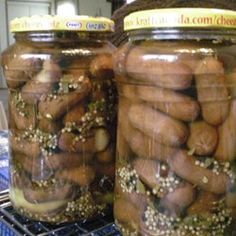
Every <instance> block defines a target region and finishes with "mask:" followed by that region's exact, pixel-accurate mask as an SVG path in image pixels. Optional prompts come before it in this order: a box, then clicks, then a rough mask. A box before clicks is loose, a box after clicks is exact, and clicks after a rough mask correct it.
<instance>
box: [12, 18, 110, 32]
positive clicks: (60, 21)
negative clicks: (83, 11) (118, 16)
mask: <svg viewBox="0 0 236 236" xmlns="http://www.w3.org/2000/svg"><path fill="white" fill-rule="evenodd" d="M10 31H11V32H13V33H15V32H28V31H87V32H113V31H114V22H113V21H112V20H110V19H108V18H105V17H90V16H68V17H67V16H59V15H55V16H51V15H43V16H40V15H34V16H31V17H20V18H15V19H14V20H12V21H11V22H10Z"/></svg>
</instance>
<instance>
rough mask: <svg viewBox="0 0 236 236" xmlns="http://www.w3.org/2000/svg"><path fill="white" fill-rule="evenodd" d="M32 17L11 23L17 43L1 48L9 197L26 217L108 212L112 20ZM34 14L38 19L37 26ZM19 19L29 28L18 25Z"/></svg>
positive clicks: (113, 97) (56, 218)
mask: <svg viewBox="0 0 236 236" xmlns="http://www.w3.org/2000/svg"><path fill="white" fill-rule="evenodd" d="M35 17H36V16H34V17H31V18H30V17H29V18H26V19H25V18H20V19H16V20H15V21H13V22H12V24H11V27H12V31H13V32H14V33H15V39H16V43H15V44H13V45H12V46H11V47H10V48H9V49H7V50H6V51H4V52H3V54H2V67H3V70H4V75H5V79H6V82H7V85H8V90H9V111H10V120H11V123H10V127H9V141H10V142H9V146H10V173H11V182H10V198H11V201H12V204H13V206H14V207H15V209H16V210H17V211H18V212H20V213H21V214H22V215H25V216H28V217H29V218H31V219H33V220H40V221H48V222H55V223H61V222H70V221H75V220H83V221H84V220H88V219H92V218H93V217H96V216H98V215H101V214H102V215H104V214H108V213H109V214H110V212H111V210H112V205H113V202H112V199H113V198H112V196H113V187H114V175H115V166H114V160H115V145H116V135H115V133H114V132H115V130H116V106H117V105H116V102H117V93H116V86H115V81H114V73H113V65H112V54H113V52H114V50H115V48H114V46H113V45H112V44H110V43H109V42H108V41H107V37H108V35H109V33H110V32H111V30H112V25H113V23H112V21H110V20H108V19H103V18H97V19H96V18H84V17H80V16H78V17H77V16H76V17H75V18H73V17H72V18H60V17H56V16H55V17H51V18H50V17H49V16H47V17H43V16H41V17H38V19H36V18H35ZM35 19H36V20H38V22H42V25H41V24H38V27H39V28H37V27H36V30H34V29H32V27H33V26H35V25H33V23H35ZM25 20H26V21H27V22H28V24H26V25H27V27H28V28H27V29H26V30H25V31H23V32H22V28H21V27H23V26H24V24H23V23H24V21H25ZM16 21H17V22H18V23H19V24H16V23H17V22H16ZM45 22H47V23H48V24H51V23H52V22H54V23H53V26H52V25H51V26H52V29H50V30H47V29H44V27H47V25H48V24H45V25H44V24H43V23H45ZM63 22H64V23H65V25H64V26H63V27H64V28H63V29H61V28H60V29H57V28H56V27H57V24H56V23H58V24H63ZM76 22H77V23H76ZM76 24H77V25H76ZM80 24H81V25H80ZM72 26H74V27H76V26H78V28H77V29H78V30H76V28H71V27H72ZM88 26H90V28H88ZM17 27H20V28H17ZM53 27H55V28H53ZM61 27H62V26H61ZM86 27H87V28H86ZM103 156H104V157H103ZM104 162H105V164H104ZM108 165H109V167H110V173H107V166H108ZM98 166H100V169H99V170H98V168H97V167H98ZM112 167H113V168H112Z"/></svg>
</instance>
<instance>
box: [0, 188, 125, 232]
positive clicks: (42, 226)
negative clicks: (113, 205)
mask: <svg viewBox="0 0 236 236" xmlns="http://www.w3.org/2000/svg"><path fill="white" fill-rule="evenodd" d="M0 235H1V236H18V235H24V236H36V235H37V236H76V235H83V236H120V235H121V234H120V233H119V231H118V229H117V228H116V226H115V224H114V223H113V218H112V215H109V216H106V217H99V218H96V219H94V220H93V221H88V222H84V223H83V222H82V223H81V222H75V223H70V224H58V225H52V224H49V223H45V222H38V221H32V220H30V219H28V218H26V217H23V216H21V215H19V214H18V213H17V212H16V211H15V210H14V208H13V207H12V205H11V203H10V201H9V198H8V193H7V191H5V192H3V193H1V194H0Z"/></svg>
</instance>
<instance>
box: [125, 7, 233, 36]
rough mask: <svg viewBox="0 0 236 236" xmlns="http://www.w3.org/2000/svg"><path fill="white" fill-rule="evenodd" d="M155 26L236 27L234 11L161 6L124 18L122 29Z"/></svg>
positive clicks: (152, 27) (131, 29) (128, 29)
mask: <svg viewBox="0 0 236 236" xmlns="http://www.w3.org/2000/svg"><path fill="white" fill-rule="evenodd" d="M155 28H204V29H219V28H225V29H236V11H232V10H224V9H212V8H163V9H153V10H144V11H137V12H134V13H131V14H129V15H128V16H126V17H125V19H124V30H125V31H133V30H139V29H155Z"/></svg>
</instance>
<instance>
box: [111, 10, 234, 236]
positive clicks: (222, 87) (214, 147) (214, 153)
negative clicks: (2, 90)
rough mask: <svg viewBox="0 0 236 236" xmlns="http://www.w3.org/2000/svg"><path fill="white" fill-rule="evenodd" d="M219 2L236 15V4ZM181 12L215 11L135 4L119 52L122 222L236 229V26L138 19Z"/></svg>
mask: <svg viewBox="0 0 236 236" xmlns="http://www.w3.org/2000/svg"><path fill="white" fill-rule="evenodd" d="M212 11H213V12H214V14H216V15H217V14H218V15H217V16H219V17H220V16H221V14H225V15H226V16H228V17H230V16H231V17H232V18H233V19H234V20H235V19H236V13H235V12H232V11H223V10H222V11H221V10H212ZM174 12H175V13H176V12H177V14H178V13H179V14H180V13H181V14H182V13H183V14H185V13H186V12H190V13H191V14H193V15H194V14H195V15H200V13H201V14H203V15H204V14H209V12H208V10H205V9H200V10H198V9H181V11H180V10H178V9H175V11H174V10H173V9H165V10H164V9H163V10H153V11H143V12H137V13H133V14H131V15H130V16H128V17H127V18H126V19H125V26H126V29H127V31H128V34H129V38H130V41H129V42H128V43H127V44H125V45H124V46H122V47H121V48H120V49H118V52H117V53H116V54H115V56H114V64H115V71H116V78H117V82H118V90H119V115H118V143H117V168H116V180H117V181H116V198H115V206H114V214H115V219H116V223H117V225H118V226H119V228H120V230H121V232H122V233H123V235H145V236H147V235H148V236H154V235H155V236H180V235H186V236H195V235H200V236H213V235H216V236H223V235H225V236H231V235H234V234H233V227H234V225H235V217H236V215H235V209H236V208H235V207H236V182H235V178H236V168H235V167H236V161H235V160H236V98H235V95H236V93H235V91H236V89H235V88H236V87H235V86H236V73H235V72H236V46H235V39H236V37H235V36H236V34H235V33H236V32H235V30H234V29H228V30H226V29H225V28H224V27H226V26H225V25H221V26H220V28H219V27H218V28H217V27H216V26H211V25H210V26H205V27H203V26H201V25H200V26H195V27H194V26H193V27H187V26H186V25H181V26H180V25H178V22H177V23H176V22H174V23H173V22H172V23H173V24H174V25H173V27H174V28H172V29H167V28H168V27H167V26H166V25H162V24H161V23H160V24H159V25H158V24H157V23H156V22H158V21H155V23H153V24H154V25H148V26H147V25H145V24H144V23H143V24H142V23H141V24H139V25H136V22H138V19H143V18H145V17H146V18H148V17H156V18H157V19H158V16H159V15H162V14H163V15H164V16H165V17H167V18H168V17H169V18H170V17H173V14H174ZM207 12H208V13H207ZM190 13H189V14H190ZM155 14H156V15H155ZM209 17H211V15H210V14H209ZM156 18H155V19H156ZM172 19H173V18H172ZM141 22H142V21H141ZM132 23H133V24H132ZM155 24H156V25H155Z"/></svg>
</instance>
